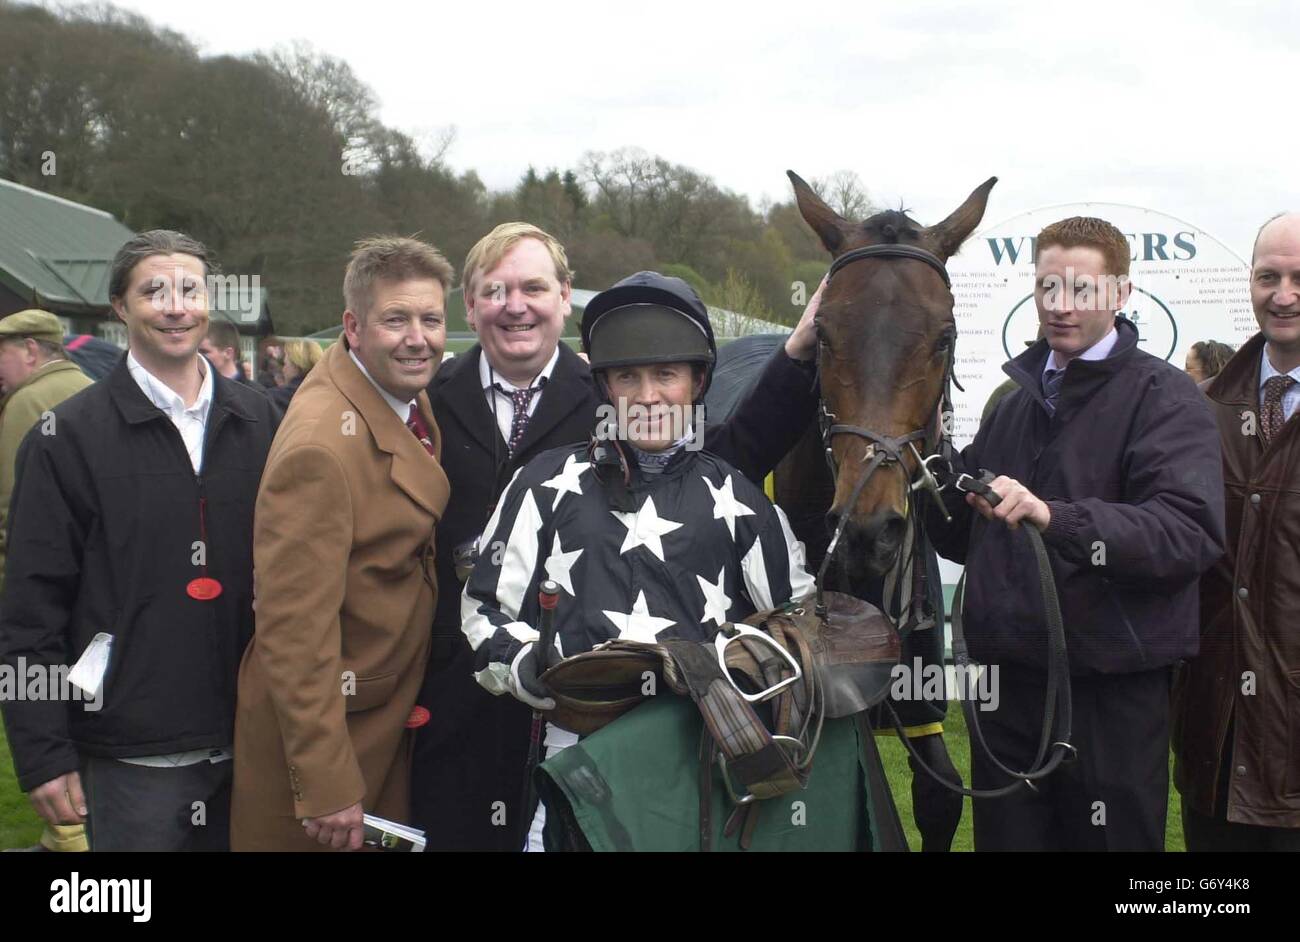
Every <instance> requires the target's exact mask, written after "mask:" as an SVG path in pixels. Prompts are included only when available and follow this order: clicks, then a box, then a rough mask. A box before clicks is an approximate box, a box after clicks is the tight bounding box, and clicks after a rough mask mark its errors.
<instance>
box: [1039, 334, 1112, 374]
mask: <svg viewBox="0 0 1300 942" xmlns="http://www.w3.org/2000/svg"><path fill="white" fill-rule="evenodd" d="M1118 340H1119V332H1118V331H1117V330H1115V327H1114V325H1113V324H1112V325H1111V328H1110V333H1108V334H1106V336H1105V337H1102V338H1101V339H1100V340H1098V341H1097V342H1096V343H1094V344H1093V345H1092V346H1091V347H1089V348H1088V349H1087V350H1084V351H1083V352H1082V353H1080V354H1079V355H1078V356H1077V357H1073V358H1072V359H1075V360H1104V359H1106V357H1108V356H1110V352H1111V351H1112V350H1114V349H1115V343H1116V342H1117V341H1118ZM1065 366H1069V362H1068V361H1067V362H1066V364H1065ZM1065 366H1060V365H1058V364H1057V362H1056V351H1055V350H1052V351H1051V352H1050V353H1049V354H1048V355H1047V362H1046V363H1044V364H1043V373H1044V374H1046V373H1047V371H1048V370H1062V369H1065Z"/></svg>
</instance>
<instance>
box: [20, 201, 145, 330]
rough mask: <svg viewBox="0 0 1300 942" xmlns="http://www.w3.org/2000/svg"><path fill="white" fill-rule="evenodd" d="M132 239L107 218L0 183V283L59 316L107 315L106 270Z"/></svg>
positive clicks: (73, 204) (83, 207) (84, 208)
mask: <svg viewBox="0 0 1300 942" xmlns="http://www.w3.org/2000/svg"><path fill="white" fill-rule="evenodd" d="M134 234H135V233H133V232H132V231H131V230H130V229H128V228H127V227H126V226H124V225H122V224H121V223H120V222H118V221H117V220H116V219H114V218H113V217H112V215H110V214H109V213H106V212H104V211H103V210H100V209H94V208H93V207H90V206H83V205H81V204H80V203H74V202H72V201H71V200H65V199H62V198H61V197H58V196H51V195H50V194H48V193H42V192H40V191H39V190H33V189H30V188H29V187H25V186H22V185H20V184H17V183H11V182H9V181H8V180H0V283H3V284H4V286H5V287H7V288H8V289H9V290H10V291H12V292H13V293H14V294H16V295H18V296H19V297H20V298H24V299H28V300H30V301H31V302H32V303H33V304H34V305H36V306H39V307H42V308H45V309H47V310H52V311H55V312H57V313H88V312H91V311H96V310H104V311H107V309H108V270H109V265H110V264H111V263H112V260H113V255H114V253H116V252H117V250H118V248H119V247H120V246H121V245H122V243H123V242H125V241H126V240H127V239H129V238H131V236H133V235H134Z"/></svg>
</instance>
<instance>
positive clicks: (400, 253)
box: [343, 236, 456, 321]
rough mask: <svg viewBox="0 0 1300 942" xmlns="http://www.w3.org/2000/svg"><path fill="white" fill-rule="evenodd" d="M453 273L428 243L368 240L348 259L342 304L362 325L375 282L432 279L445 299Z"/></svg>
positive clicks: (393, 238) (392, 238) (399, 238)
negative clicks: (437, 284) (440, 288)
mask: <svg viewBox="0 0 1300 942" xmlns="http://www.w3.org/2000/svg"><path fill="white" fill-rule="evenodd" d="M455 274H456V271H455V269H453V268H452V267H451V263H450V262H448V261H447V260H446V259H445V258H443V256H442V253H441V252H439V251H438V250H437V249H436V248H434V247H433V246H432V245H430V244H429V243H428V242H421V241H420V240H419V239H407V238H404V237H402V236H371V237H370V238H368V239H362V240H361V241H360V242H358V243H357V244H356V246H355V247H354V248H353V250H352V257H351V258H350V259H348V270H347V274H345V275H344V276H343V303H344V304H346V305H347V307H348V310H350V311H351V312H352V313H353V314H355V315H356V316H357V318H358V320H361V321H364V320H365V319H366V315H367V314H368V313H369V311H370V305H371V303H373V301H374V286H375V282H376V281H407V280H409V279H412V278H431V279H433V280H434V281H436V282H438V283H439V284H440V285H442V293H443V295H444V296H446V294H447V293H448V292H449V291H451V282H452V279H453V278H454V277H455Z"/></svg>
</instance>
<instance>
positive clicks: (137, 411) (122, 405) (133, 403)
mask: <svg viewBox="0 0 1300 942" xmlns="http://www.w3.org/2000/svg"><path fill="white" fill-rule="evenodd" d="M209 369H211V367H209ZM104 382H105V383H107V385H108V394H109V396H110V398H112V400H113V403H114V404H115V405H116V406H117V411H118V412H120V413H121V414H122V418H123V419H125V420H126V421H127V423H129V424H131V425H139V424H140V423H142V422H152V421H153V420H154V419H165V418H167V415H166V413H164V412H163V411H162V410H161V409H159V408H158V407H157V406H156V405H154V404H153V403H152V402H150V401H149V397H148V396H146V395H145V394H144V391H143V390H141V389H140V385H139V383H137V382H136V381H135V377H133V376H132V375H131V371H130V370H129V369H128V368H127V365H126V353H125V351H124V352H123V353H122V355H121V356H120V357H119V358H118V361H117V365H116V366H114V367H113V369H112V372H110V373H109V374H108V376H107V377H106V378H105V380H104ZM234 386H235V381H234V380H231V379H226V378H225V377H224V376H222V375H221V374H220V373H218V372H217V371H216V370H212V408H211V410H210V411H209V413H208V422H209V424H211V423H212V421H213V419H215V418H216V416H217V415H218V413H226V414H229V415H231V416H234V417H235V418H237V419H243V420H244V421H245V422H256V421H257V417H256V416H255V415H253V414H252V413H251V412H249V411H248V409H247V408H245V407H244V404H243V403H241V402H240V401H239V400H238V399H237V398H236V397H235V394H234V390H233V387H234Z"/></svg>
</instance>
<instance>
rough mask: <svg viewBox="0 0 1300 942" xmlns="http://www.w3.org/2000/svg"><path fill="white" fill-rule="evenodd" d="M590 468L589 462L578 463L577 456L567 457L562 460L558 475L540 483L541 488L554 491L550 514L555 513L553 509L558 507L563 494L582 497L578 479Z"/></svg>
mask: <svg viewBox="0 0 1300 942" xmlns="http://www.w3.org/2000/svg"><path fill="white" fill-rule="evenodd" d="M590 467H591V462H590V461H579V460H578V456H577V455H569V457H567V458H565V459H564V467H563V468H561V469H560V473H559V474H557V475H556V476H555V477H553V478H551V479H550V480H549V481H543V482H542V487H550V488H554V489H555V500H554V502H553V503H552V504H551V511H552V512H554V511H555V508H557V507H559V506H560V499H561V498H563V497H564V495H565V494H577V495H578V496H579V497H581V496H582V485H581V484H579V483H578V479H579V478H581V477H582V473H583V472H584V471H586V470H587V469H588V468H590Z"/></svg>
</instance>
